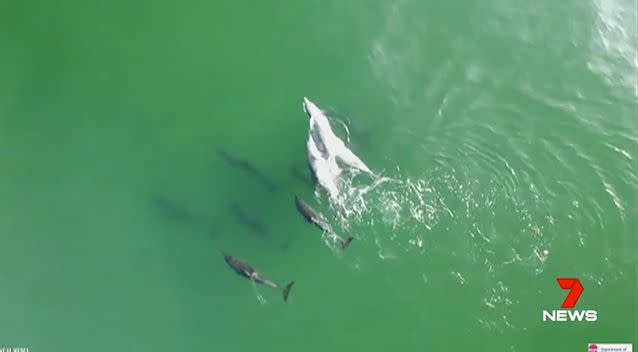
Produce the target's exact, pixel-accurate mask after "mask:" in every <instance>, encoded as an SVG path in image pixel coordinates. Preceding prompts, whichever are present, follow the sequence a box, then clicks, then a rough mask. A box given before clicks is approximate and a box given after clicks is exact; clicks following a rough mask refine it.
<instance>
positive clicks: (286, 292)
mask: <svg viewBox="0 0 638 352" xmlns="http://www.w3.org/2000/svg"><path fill="white" fill-rule="evenodd" d="M294 284H295V282H294V281H290V283H288V285H286V287H284V293H283V295H284V302H288V294H289V293H290V289H291V288H292V285H294Z"/></svg>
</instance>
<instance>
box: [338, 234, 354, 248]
mask: <svg viewBox="0 0 638 352" xmlns="http://www.w3.org/2000/svg"><path fill="white" fill-rule="evenodd" d="M352 240H353V237H347V238H346V239H344V240H342V241H341V249H342V250H344V251H345V250H346V249H348V246H349V245H350V242H352Z"/></svg>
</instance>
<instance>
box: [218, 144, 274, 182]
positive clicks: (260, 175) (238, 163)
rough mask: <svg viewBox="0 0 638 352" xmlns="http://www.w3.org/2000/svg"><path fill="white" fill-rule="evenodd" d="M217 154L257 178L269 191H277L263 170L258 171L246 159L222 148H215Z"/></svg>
mask: <svg viewBox="0 0 638 352" xmlns="http://www.w3.org/2000/svg"><path fill="white" fill-rule="evenodd" d="M217 155H219V157H221V158H222V159H223V160H224V161H225V162H226V163H227V164H228V165H230V166H232V167H234V168H236V169H239V170H242V171H244V172H245V173H247V174H249V175H251V176H252V177H254V178H255V179H257V180H259V182H260V183H261V184H262V185H263V186H264V187H265V188H266V189H267V190H268V191H269V192H271V193H275V192H277V191H279V187H278V186H277V185H276V184H275V183H274V182H272V181H271V180H270V178H269V177H268V176H266V175H265V174H264V173H263V172H261V171H259V169H257V168H256V167H255V166H254V165H253V164H252V163H250V162H249V161H247V160H244V159H241V158H239V157H237V156H235V155H232V154H230V153H229V152H227V151H226V150H225V149H224V148H222V147H218V148H217Z"/></svg>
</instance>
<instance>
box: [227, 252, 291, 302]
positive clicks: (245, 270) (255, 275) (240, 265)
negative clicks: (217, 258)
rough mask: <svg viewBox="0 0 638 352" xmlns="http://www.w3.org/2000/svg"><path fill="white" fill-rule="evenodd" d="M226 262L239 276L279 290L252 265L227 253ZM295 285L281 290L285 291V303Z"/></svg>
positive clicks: (289, 285) (289, 284)
mask: <svg viewBox="0 0 638 352" xmlns="http://www.w3.org/2000/svg"><path fill="white" fill-rule="evenodd" d="M224 260H225V261H226V264H228V266H230V267H231V268H232V269H233V270H234V271H235V272H236V273H237V274H238V275H239V276H242V277H245V278H247V279H249V280H251V281H254V282H256V283H258V284H262V285H266V286H270V287H272V288H277V289H279V288H280V287H279V286H278V285H277V284H275V283H274V282H272V281H271V280H269V279H267V278H266V277H264V276H263V275H262V274H261V273H259V272H258V271H257V270H255V268H253V267H252V266H251V265H250V264H248V263H246V262H244V261H242V260H239V259H237V258H235V257H233V256H231V255H228V254H225V253H224ZM294 283H295V282H294V281H291V282H289V283H288V284H287V285H286V286H284V287H283V288H281V290H282V291H283V292H282V294H283V297H284V302H287V301H288V294H289V293H290V289H291V288H292V285H294Z"/></svg>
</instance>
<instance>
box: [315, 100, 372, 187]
mask: <svg viewBox="0 0 638 352" xmlns="http://www.w3.org/2000/svg"><path fill="white" fill-rule="evenodd" d="M303 106H304V109H305V110H306V113H308V115H309V116H310V117H309V133H308V141H307V143H306V146H307V149H308V161H309V162H310V165H311V167H312V169H313V171H314V173H315V176H316V177H317V180H318V182H319V184H320V185H321V186H322V187H323V188H325V189H326V190H327V191H328V193H329V194H330V196H331V197H332V198H336V196H337V195H338V194H339V188H338V185H337V180H338V177H339V175H340V174H341V169H340V168H339V165H338V163H337V161H339V162H341V163H343V164H346V165H348V166H349V167H352V168H355V169H358V170H361V171H363V172H365V173H368V174H370V175H374V174H373V172H372V171H371V170H370V168H368V166H367V165H366V164H365V163H364V162H363V161H361V159H359V157H358V156H357V155H356V154H354V153H353V152H352V151H351V150H350V149H349V148H348V147H347V146H346V145H345V143H343V141H342V140H341V139H340V138H339V137H337V136H336V135H335V134H334V132H333V131H332V128H331V127H330V122H329V120H328V117H327V116H326V115H325V114H324V112H323V111H321V109H319V108H318V107H317V106H316V105H315V104H314V103H313V102H311V101H310V100H308V99H307V98H305V97H304V105H303Z"/></svg>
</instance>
